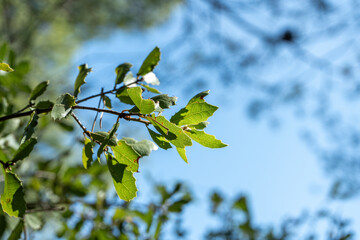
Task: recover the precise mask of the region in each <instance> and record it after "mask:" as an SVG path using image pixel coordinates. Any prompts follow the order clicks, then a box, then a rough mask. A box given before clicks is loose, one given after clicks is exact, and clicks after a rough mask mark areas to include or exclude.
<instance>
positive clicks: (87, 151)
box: [82, 137, 94, 169]
mask: <svg viewBox="0 0 360 240" xmlns="http://www.w3.org/2000/svg"><path fill="white" fill-rule="evenodd" d="M93 153H94V152H93V143H92V142H91V140H90V139H88V138H87V137H85V138H84V148H83V151H82V162H83V165H84V168H85V169H88V168H89V167H90V165H91V163H92V161H93V158H92V155H93Z"/></svg>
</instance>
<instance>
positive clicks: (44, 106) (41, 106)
mask: <svg viewBox="0 0 360 240" xmlns="http://www.w3.org/2000/svg"><path fill="white" fill-rule="evenodd" d="M53 106H54V103H53V102H51V101H48V100H47V101H40V102H38V103H37V104H36V105H35V108H37V109H48V108H52V107H53Z"/></svg>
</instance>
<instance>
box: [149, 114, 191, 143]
mask: <svg viewBox="0 0 360 240" xmlns="http://www.w3.org/2000/svg"><path fill="white" fill-rule="evenodd" d="M146 119H147V120H149V121H150V122H151V124H152V125H153V126H154V127H155V128H156V130H157V131H158V132H159V133H161V135H163V136H164V137H165V138H166V139H167V140H168V141H169V142H170V143H171V144H173V145H174V146H176V147H179V148H184V147H186V146H191V145H192V142H191V139H190V138H189V137H188V136H187V135H186V134H185V133H184V130H183V129H182V128H181V127H179V126H176V125H175V124H173V123H171V122H169V121H168V120H167V119H166V118H165V117H164V116H157V117H155V116H154V115H153V116H152V117H146ZM165 128H167V129H168V131H166V130H165Z"/></svg>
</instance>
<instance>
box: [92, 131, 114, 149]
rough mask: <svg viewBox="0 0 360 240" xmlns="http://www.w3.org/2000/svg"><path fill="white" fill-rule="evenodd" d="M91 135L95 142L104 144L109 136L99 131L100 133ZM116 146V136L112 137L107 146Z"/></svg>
mask: <svg viewBox="0 0 360 240" xmlns="http://www.w3.org/2000/svg"><path fill="white" fill-rule="evenodd" d="M90 135H91V138H92V139H93V140H94V141H98V142H100V143H103V142H104V141H106V138H107V137H108V136H109V133H108V132H101V131H99V132H94V133H90ZM116 144H117V138H116V136H112V137H111V138H110V141H109V142H108V143H107V145H109V146H116Z"/></svg>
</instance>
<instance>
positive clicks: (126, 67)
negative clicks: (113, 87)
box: [115, 63, 133, 84]
mask: <svg viewBox="0 0 360 240" xmlns="http://www.w3.org/2000/svg"><path fill="white" fill-rule="evenodd" d="M132 66H133V65H132V64H131V63H123V64H120V65H119V66H117V67H116V69H115V73H116V80H115V83H116V84H120V83H122V82H123V81H124V78H125V75H126V74H127V73H128V72H129V71H130V69H131V67H132Z"/></svg>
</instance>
